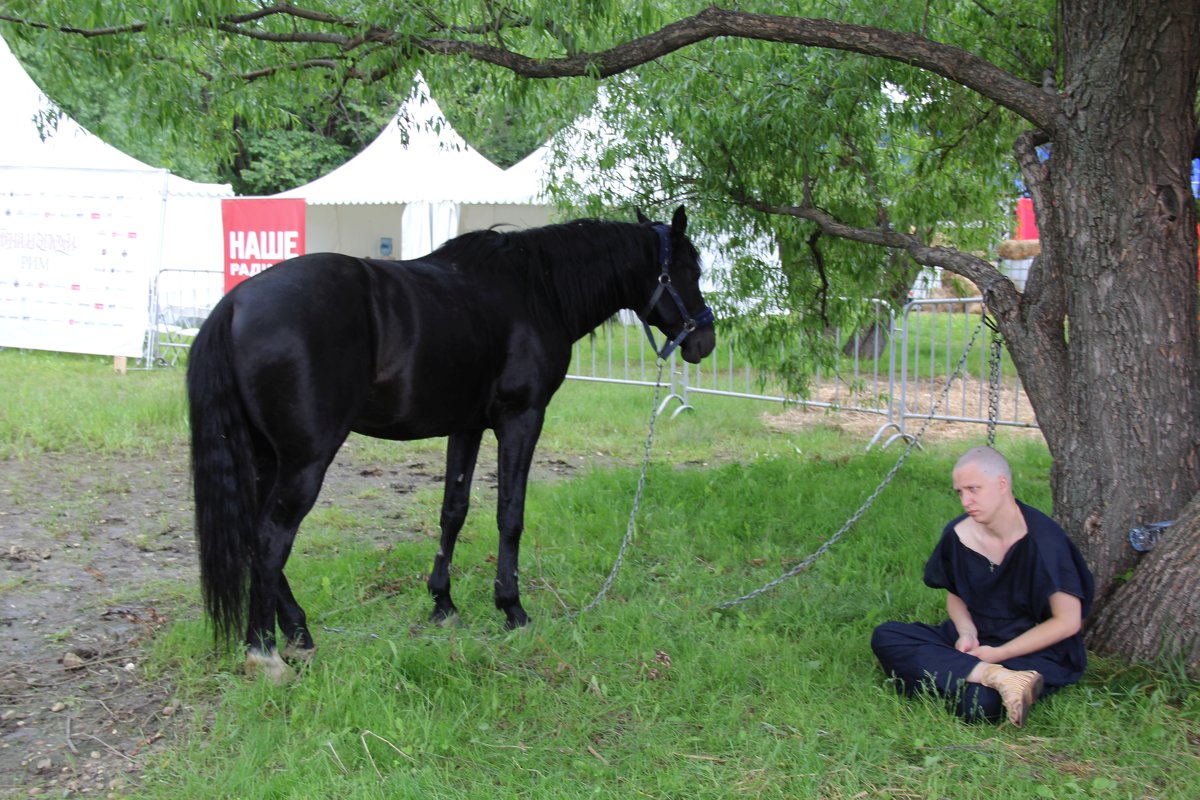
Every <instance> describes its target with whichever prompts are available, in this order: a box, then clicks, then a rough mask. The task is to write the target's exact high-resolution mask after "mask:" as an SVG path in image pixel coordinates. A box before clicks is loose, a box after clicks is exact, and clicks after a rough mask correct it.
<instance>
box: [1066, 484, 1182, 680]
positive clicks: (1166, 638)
mask: <svg viewBox="0 0 1200 800" xmlns="http://www.w3.org/2000/svg"><path fill="white" fill-rule="evenodd" d="M1139 559H1140V560H1139V561H1138V564H1137V568H1136V569H1135V570H1134V571H1133V576H1132V577H1131V578H1130V579H1129V581H1127V582H1126V583H1123V584H1121V585H1119V586H1118V587H1117V589H1116V591H1114V592H1113V595H1112V601H1111V602H1109V603H1107V604H1106V605H1105V606H1104V608H1102V609H1101V610H1100V612H1099V613H1098V614H1095V615H1094V616H1093V617H1092V621H1091V627H1090V632H1089V636H1090V638H1091V640H1092V641H1093V642H1104V643H1108V642H1112V643H1115V644H1114V646H1113V647H1111V648H1110V649H1112V650H1115V651H1117V652H1120V653H1121V655H1123V656H1125V657H1126V658H1129V659H1132V660H1137V661H1154V660H1157V659H1160V658H1161V659H1169V660H1172V661H1178V662H1179V663H1182V664H1183V665H1184V667H1185V668H1186V670H1187V671H1188V672H1189V673H1190V674H1191V675H1193V676H1198V677H1200V637H1198V636H1197V635H1196V631H1198V630H1200V591H1197V589H1196V587H1198V586H1200V500H1194V501H1192V503H1191V504H1189V505H1188V507H1187V508H1186V509H1185V510H1184V511H1183V513H1182V515H1181V516H1180V518H1179V519H1178V520H1176V521H1175V524H1174V525H1172V526H1171V527H1170V528H1167V529H1166V530H1165V531H1163V532H1162V533H1161V534H1160V536H1159V541H1158V544H1157V545H1155V547H1154V549H1153V550H1151V551H1150V552H1149V553H1147V554H1145V555H1143V556H1139Z"/></svg>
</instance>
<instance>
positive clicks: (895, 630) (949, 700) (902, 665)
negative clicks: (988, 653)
mask: <svg viewBox="0 0 1200 800" xmlns="http://www.w3.org/2000/svg"><path fill="white" fill-rule="evenodd" d="M957 638H958V633H957V631H956V630H955V629H954V623H952V622H950V621H949V620H947V621H946V622H944V623H942V624H941V625H940V626H933V625H926V624H925V623H923V622H885V623H883V624H882V625H880V626H879V627H878V628H876V629H875V632H874V633H873V634H872V635H871V649H872V650H874V651H875V657H876V658H877V659H879V664H880V666H882V667H883V671H884V672H885V673H887V674H888V675H893V676H895V677H896V678H897V679H898V683H897V685H896V690H897V691H898V692H900V693H901V694H903V695H906V696H908V697H912V696H913V695H915V694H917V693H919V692H932V693H934V694H937V695H939V696H940V697H942V698H943V699H944V700H945V701H946V707H947V708H949V709H951V710H952V711H953V712H954V713H955V714H957V715H958V716H960V717H962V718H963V719H965V720H968V721H976V720H981V719H983V720H989V721H992V722H995V721H997V720H1000V719H1003V718H1004V716H1005V710H1004V702H1003V701H1002V700H1001V699H1000V693H999V692H997V691H996V690H995V689H990V688H988V687H987V686H983V685H982V684H978V683H967V682H966V678H967V675H969V674H970V673H971V670H972V669H974V668H975V665H976V664H978V663H979V659H978V658H976V657H975V656H969V655H967V654H966V653H960V652H959V651H957V650H955V649H954V642H955V641H956V640H957ZM1004 666H1005V667H1008V668H1009V669H1016V670H1022V669H1039V667H1040V666H1042V667H1043V669H1044V666H1043V665H1041V664H1040V663H1039V659H1038V658H1037V656H1036V655H1034V656H1026V657H1024V658H1017V659H1013V660H1011V661H1006V662H1004ZM1039 671H1042V670H1039ZM1056 688H1058V687H1052V686H1050V685H1049V684H1047V685H1046V687H1045V689H1044V690H1043V691H1042V696H1043V697H1044V696H1045V695H1047V694H1049V693H1050V692H1052V691H1054V689H1056Z"/></svg>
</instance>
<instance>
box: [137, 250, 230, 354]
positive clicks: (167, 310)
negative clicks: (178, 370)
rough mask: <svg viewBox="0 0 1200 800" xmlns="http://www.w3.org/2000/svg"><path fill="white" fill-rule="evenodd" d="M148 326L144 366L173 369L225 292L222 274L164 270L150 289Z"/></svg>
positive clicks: (202, 271)
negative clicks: (149, 324)
mask: <svg viewBox="0 0 1200 800" xmlns="http://www.w3.org/2000/svg"><path fill="white" fill-rule="evenodd" d="M151 292H152V294H151V297H150V308H151V327H150V330H149V332H148V334H147V342H146V358H145V362H146V366H147V367H148V368H153V367H155V366H172V367H173V366H175V365H176V364H177V363H178V362H179V359H180V357H181V356H182V354H183V352H184V351H185V350H186V349H187V348H188V347H190V346H191V343H192V337H194V336H195V335H196V331H197V330H199V328H200V324H201V323H202V322H204V320H205V319H207V318H208V314H209V312H210V311H212V309H213V306H215V305H216V304H217V302H218V301H219V300H220V299H221V296H222V295H223V294H224V292H225V275H224V273H221V272H213V271H210V270H195V269H164V270H160V271H159V273H158V275H156V276H155V278H154V285H153V287H151Z"/></svg>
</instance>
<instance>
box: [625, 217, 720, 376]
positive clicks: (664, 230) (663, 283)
mask: <svg viewBox="0 0 1200 800" xmlns="http://www.w3.org/2000/svg"><path fill="white" fill-rule="evenodd" d="M650 227H652V228H653V229H654V232H655V233H656V234H658V260H659V264H660V265H661V266H662V272H661V273H659V276H658V286H657V287H655V289H654V294H652V295H651V296H650V302H648V303H646V308H645V310H644V311H642V313H641V314H638V318H639V319H640V320H641V321H642V327H643V328H644V329H645V331H646V338H647V339H649V340H650V347H651V348H653V350H654V353H655V355H657V356H658V357H659V358H661V359H663V360H664V361H665V360H666V359H667V358H668V357H669V356H670V355H671V353H673V352H675V348H676V347H679V345H680V344H682V343H683V340H684V339H686V338H687V336H688V334H690V333H691V332H692V331H695V330H697V329H699V328H703V327H704V326H706V325H712V324H713V319H714V317H713V312H712V309H711V308H709V307H708V306H704V307H703V308H702V309H700V312H699V313H698V314H696V315H695V316H692V315H691V314H690V313H688V310H687V306H685V305H684V303H683V298H682V297H680V296H679V290H678V289H676V288H675V286H674V285H673V284H672V283H671V274H670V272H668V269H669V268H670V266H671V258H672V255H673V253H672V250H671V229H670V228H668V227H667V226H666V225H664V224H663V223H661V222H655V223H653V224H652V225H651V226H650ZM664 290H666V292H667V294H669V295H670V296H671V299H672V300H674V301H675V307H676V308H678V309H679V316H680V317H681V318H682V319H683V329H682V330H681V331H679V334H678V335H677V336H676V337H675V338H674V339H672V340H670V341H667V342H664V343H663V348H662V350H659V349H658V342H656V341H655V340H654V331H653V330H651V328H650V323H649V322H647V321H646V318H647V317H648V316H649V315H650V312H651V311H653V310H654V306H655V304H656V303H658V298H660V297H662V293H663V291H664Z"/></svg>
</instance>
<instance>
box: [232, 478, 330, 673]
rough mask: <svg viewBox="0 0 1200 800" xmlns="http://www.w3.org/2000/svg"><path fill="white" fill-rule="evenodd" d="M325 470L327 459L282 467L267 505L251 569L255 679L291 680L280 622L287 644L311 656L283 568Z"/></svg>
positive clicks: (250, 664)
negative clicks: (278, 641)
mask: <svg viewBox="0 0 1200 800" xmlns="http://www.w3.org/2000/svg"><path fill="white" fill-rule="evenodd" d="M327 467H328V462H327V461H323V462H318V463H315V464H310V465H308V466H307V467H304V468H302V469H299V470H295V471H291V470H286V469H283V468H280V469H279V470H278V471H277V472H276V474H275V480H274V485H273V487H272V488H271V490H270V492H269V493H268V494H267V497H266V502H265V503H264V504H263V509H264V512H263V517H262V519H261V520H260V523H259V526H258V540H257V542H256V543H255V545H256V546H255V549H254V553H253V556H252V559H251V571H250V575H251V577H250V614H249V622H248V625H247V631H246V665H245V666H246V674H247V675H250V676H251V677H254V676H258V675H263V676H265V677H267V678H268V679H270V680H271V681H272V682H274V683H277V684H282V683H286V682H287V681H288V680H290V679H291V676H292V671H291V668H290V667H288V666H287V664H286V662H285V661H284V660H283V657H282V656H281V655H280V653H279V652H278V651H277V650H276V647H275V626H276V623H277V621H278V622H279V623H281V625H280V627H281V628H282V630H283V633H284V636H285V637H287V641H288V643H289V645H291V644H292V643H293V642H295V643H297V644H298V645H299V646H300V647H301V648H303V649H307V650H308V651H309V655H311V651H312V646H311V642H312V639H311V636H310V635H309V633H308V630H307V623H306V621H305V615H304V610H303V609H302V608H301V607H300V604H299V603H298V602H296V599H295V597H294V596H293V595H292V591H291V587H290V586H289V585H288V582H287V579H286V578H285V577H284V575H283V568H284V565H285V564H286V563H287V560H288V556H289V555H290V554H291V551H292V543H293V542H294V541H295V538H296V531H297V530H298V529H299V527H300V521H301V520H303V519H304V516H305V515H306V514H307V513H308V512H309V510H310V509H311V508H312V506H313V504H314V503H315V502H316V500H317V494H318V493H319V492H320V490H321V481H322V480H323V478H324V476H325V469H326V468H327ZM285 652H286V651H285Z"/></svg>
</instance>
